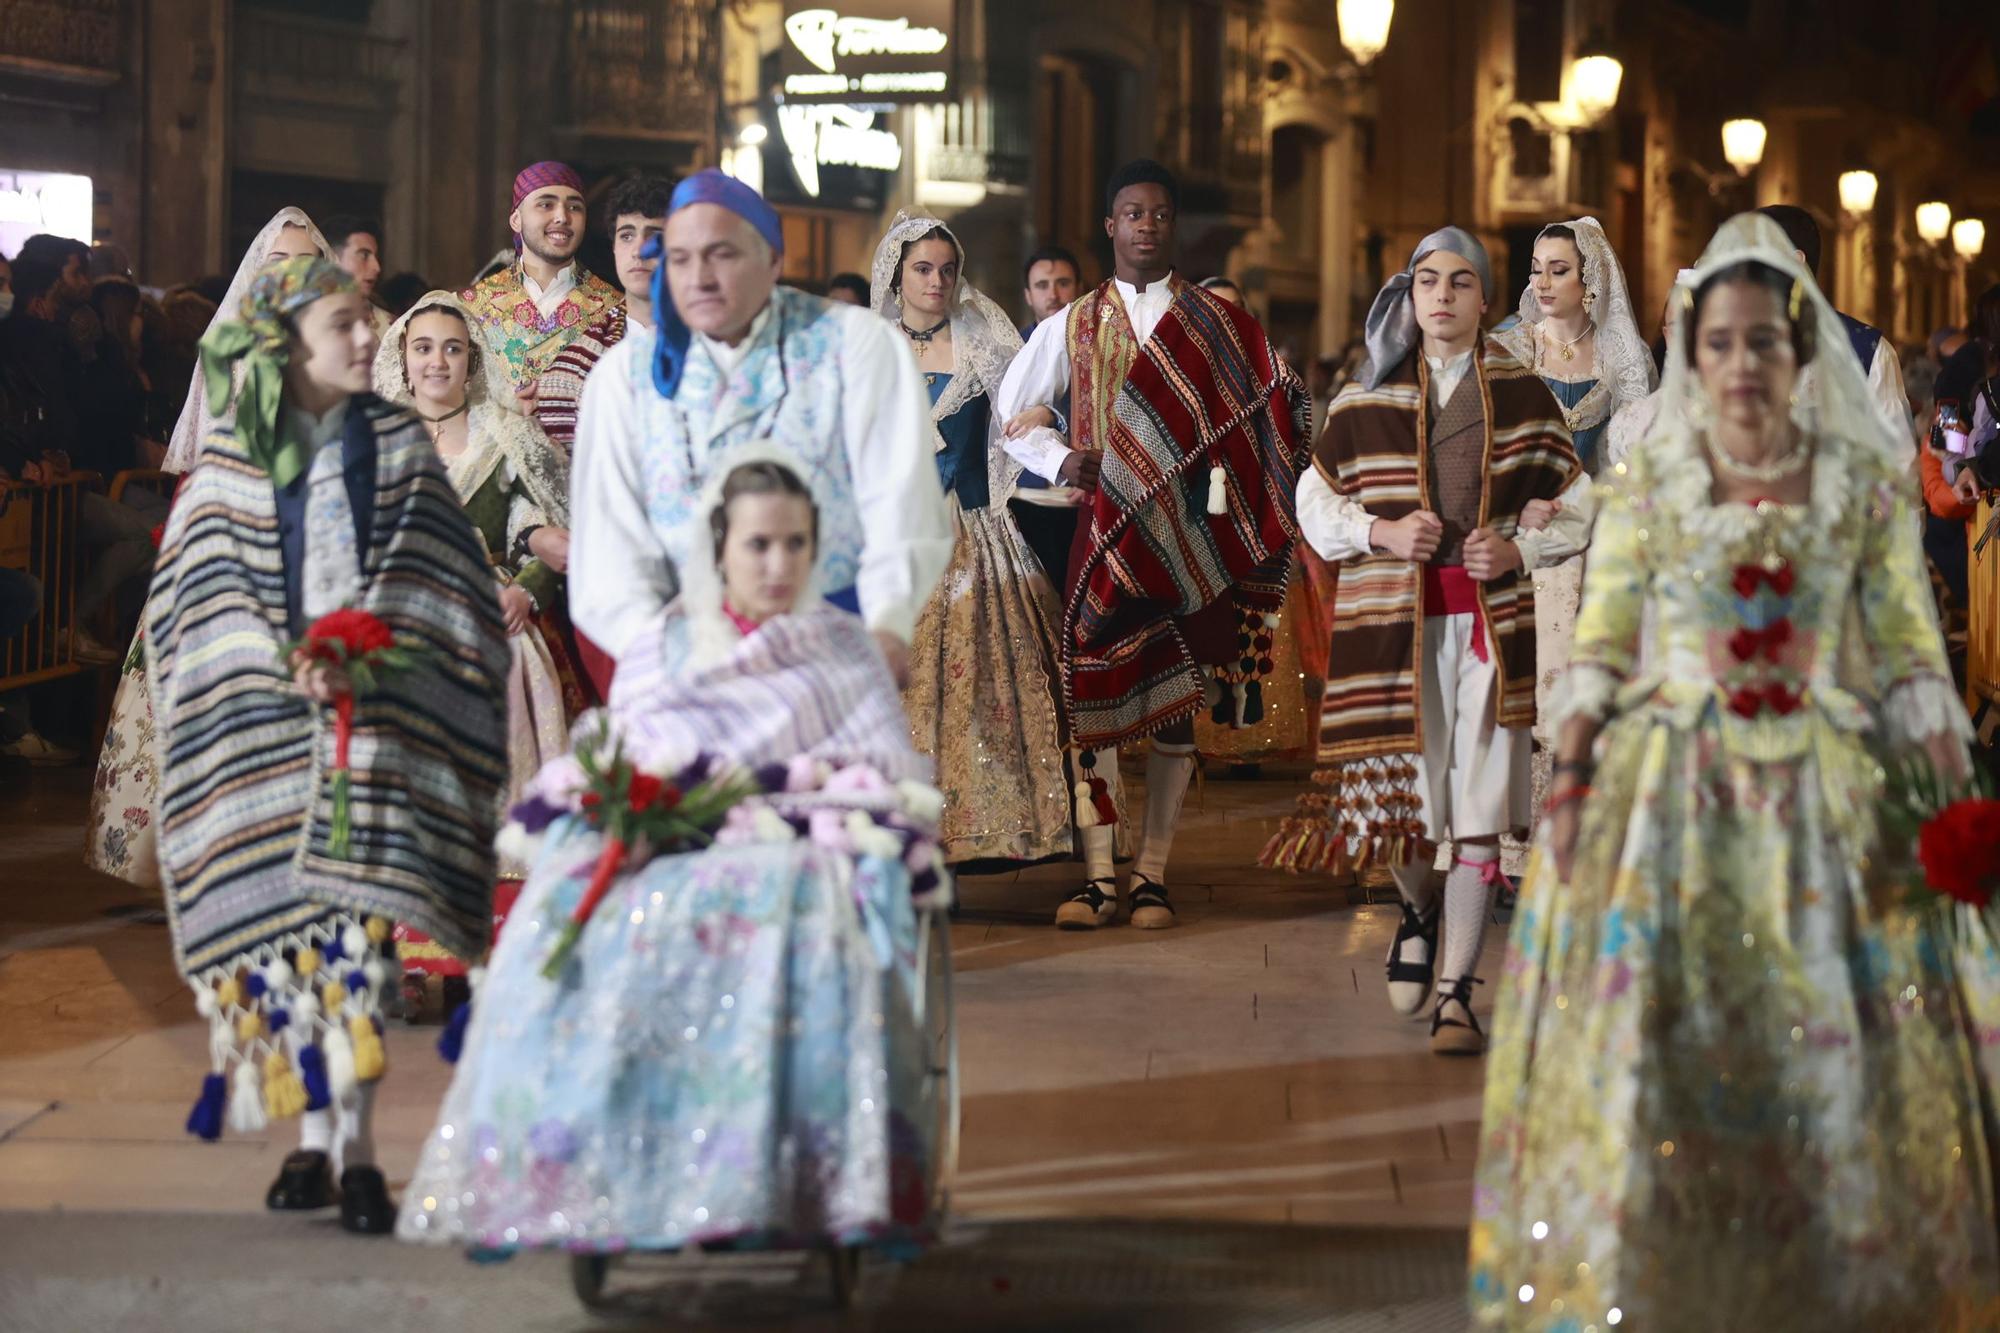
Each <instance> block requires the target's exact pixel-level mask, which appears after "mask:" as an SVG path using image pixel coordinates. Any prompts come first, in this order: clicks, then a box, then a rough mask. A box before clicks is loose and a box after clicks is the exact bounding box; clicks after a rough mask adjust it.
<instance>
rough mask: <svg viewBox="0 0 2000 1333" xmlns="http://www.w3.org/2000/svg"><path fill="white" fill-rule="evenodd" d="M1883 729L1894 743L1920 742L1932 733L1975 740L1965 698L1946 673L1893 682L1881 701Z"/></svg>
mask: <svg viewBox="0 0 2000 1333" xmlns="http://www.w3.org/2000/svg"><path fill="white" fill-rule="evenodd" d="M1881 715H1882V733H1883V737H1884V739H1886V740H1887V741H1888V742H1889V743H1890V744H1891V745H1892V746H1910V745H1921V744H1923V743H1924V742H1925V741H1927V740H1929V739H1930V738H1931V737H1933V736H1938V735H1951V736H1955V737H1957V738H1958V739H1959V740H1961V741H1963V742H1965V743H1966V744H1968V745H1969V744H1971V742H1972V718H1971V716H1970V715H1969V714H1967V713H1966V711H1965V702H1964V700H1962V699H1961V698H1959V695H1958V691H1957V690H1956V689H1954V688H1953V687H1952V683H1951V682H1950V681H1949V680H1947V679H1945V678H1944V677H1943V676H1912V677H1910V678H1909V679H1908V680H1905V681H1901V682H1898V683H1897V684H1896V685H1894V686H1891V687H1890V689H1889V692H1888V693H1887V694H1886V695H1884V696H1883V698H1882V705H1881Z"/></svg>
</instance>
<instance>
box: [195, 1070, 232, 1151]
mask: <svg viewBox="0 0 2000 1333" xmlns="http://www.w3.org/2000/svg"><path fill="white" fill-rule="evenodd" d="M228 1097H229V1080H227V1079H225V1078H224V1077H223V1076H222V1075H220V1074H210V1075H209V1076H208V1077H207V1078H205V1079H203V1080H202V1081H201V1096H199V1097H197V1098H195V1099H194V1109H193V1110H192V1111H189V1112H188V1121H187V1130H188V1133H190V1134H192V1135H194V1136H195V1137H196V1138H199V1139H207V1140H208V1141H209V1142H210V1143H213V1142H215V1140H217V1139H219V1138H221V1137H222V1108H223V1103H224V1102H226V1101H227V1100H228Z"/></svg>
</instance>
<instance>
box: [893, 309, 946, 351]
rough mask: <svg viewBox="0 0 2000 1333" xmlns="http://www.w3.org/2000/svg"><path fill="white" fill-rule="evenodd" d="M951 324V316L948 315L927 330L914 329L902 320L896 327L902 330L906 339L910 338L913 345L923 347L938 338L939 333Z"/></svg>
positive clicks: (897, 322)
mask: <svg viewBox="0 0 2000 1333" xmlns="http://www.w3.org/2000/svg"><path fill="white" fill-rule="evenodd" d="M949 323H951V316H949V315H947V316H945V317H944V318H943V319H941V320H939V321H938V322H937V323H935V324H933V325H931V326H930V327H929V328H927V329H913V328H911V327H910V326H909V325H907V324H905V323H903V321H902V320H900V319H899V320H897V321H896V326H897V327H898V328H900V329H902V331H903V336H904V337H905V338H908V339H909V340H910V341H911V342H913V343H917V344H919V345H922V344H925V343H928V342H929V341H930V340H931V339H933V338H935V337H937V336H938V332H939V331H940V330H941V329H943V328H944V326H945V325H947V324H949Z"/></svg>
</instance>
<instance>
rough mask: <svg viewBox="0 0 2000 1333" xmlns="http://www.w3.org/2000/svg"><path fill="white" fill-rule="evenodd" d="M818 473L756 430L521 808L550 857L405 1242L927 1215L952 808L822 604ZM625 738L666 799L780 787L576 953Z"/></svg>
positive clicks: (622, 1236)
mask: <svg viewBox="0 0 2000 1333" xmlns="http://www.w3.org/2000/svg"><path fill="white" fill-rule="evenodd" d="M803 471H804V469H803V465H802V464H801V463H799V461H798V460H797V458H796V457H795V456H793V455H791V454H789V453H788V452H787V451H785V450H784V449H783V448H782V447H780V446H777V445H774V444H771V443H769V442H765V441H757V442H752V443H749V444H745V445H742V446H739V447H737V449H735V450H733V451H732V452H731V453H730V454H729V455H728V456H727V457H725V458H723V459H720V460H718V466H717V468H716V471H715V473H714V477H715V481H714V482H712V483H711V484H710V486H709V487H708V489H707V491H706V493H705V494H704V495H703V496H702V497H701V499H700V503H699V505H698V506H697V509H696V515H697V518H696V521H697V522H698V523H699V525H700V529H699V530H700V531H701V533H702V534H704V537H705V540H704V541H703V546H704V547H706V548H707V550H706V552H705V554H706V555H707V556H708V559H707V560H706V561H703V562H701V565H695V566H694V567H683V569H682V570H681V576H682V580H683V582H682V588H681V593H680V595H679V596H678V597H677V598H676V599H675V600H674V601H673V602H672V603H670V604H669V605H668V607H667V608H666V610H665V611H664V612H662V613H661V616H660V618H659V620H658V621H657V622H656V624H655V625H654V626H653V627H652V628H651V629H650V630H649V631H647V632H645V633H644V634H642V635H641V636H640V637H639V638H637V639H635V640H634V641H633V643H632V644H631V646H630V647H629V649H628V650H627V651H626V652H625V653H623V654H621V656H620V657H619V661H618V674H617V676H616V678H615V680H614V683H613V685H612V692H611V702H610V705H609V706H608V708H606V709H603V710H599V711H596V712H593V713H590V714H587V715H586V716H585V717H584V718H583V719H582V720H580V721H579V722H578V724H577V728H576V736H577V738H578V749H579V755H578V757H577V758H574V759H572V758H567V757H566V758H564V759H560V760H558V761H556V763H554V764H552V765H550V766H549V767H548V768H547V769H545V770H544V771H543V773H542V774H541V775H540V776H539V777H537V779H536V780H535V782H534V783H533V784H532V785H531V788H530V799H529V801H528V802H526V803H525V804H524V805H523V806H522V807H519V808H517V810H516V816H517V818H520V819H522V820H523V821H524V823H527V824H528V825H529V826H530V827H533V826H535V825H545V826H546V831H545V832H544V833H543V834H542V838H543V845H542V848H541V850H540V854H539V857H538V859H537V860H536V862H535V870H534V873H533V875H532V876H531V877H530V879H529V881H528V884H527V886H526V888H525V889H524V890H523V892H522V896H521V899H520V903H519V905H518V906H517V907H516V908H515V911H514V914H513V916H512V917H511V918H510V919H509V921H508V923H507V929H506V930H505V931H503V932H502V933H501V935H500V940H499V943H498V944H497V945H496V946H495V947H494V951H493V956H492V960H491V962H490V964H489V965H488V969H487V979H486V984H485V985H484V986H483V987H482V989H481V991H480V995H479V998H478V999H476V1000H475V1003H474V1006H473V1010H472V1018H471V1025H470V1028H469V1030H468V1032H467V1034H466V1038H465V1044H464V1048H463V1054H462V1056H461V1058H460V1059H459V1061H458V1069H457V1073H456V1075H455V1076H454V1078H453V1080H452V1086H451V1091H450V1093H449V1094H448V1095H447V1096H446V1098H445V1101H444V1106H443V1108H442V1110H441V1111H440V1113H439V1117H438V1124H437V1127H436V1129H435V1130H433V1132H432V1133H431V1136H430V1139H429V1141H428V1142H427V1143H426V1144H425V1146H424V1149H423V1153H422V1158H421V1161H420V1163H419V1165H418V1168H417V1172H416V1175H415V1178H414V1179H413V1180H412V1182H411V1184H410V1187H409V1189H408V1190H407V1191H406V1193H405V1207H404V1211H403V1215H402V1219H401V1222H400V1224H399V1227H398V1233H399V1234H400V1235H401V1236H402V1237H403V1238H404V1239H406V1240H425V1241H433V1242H443V1241H454V1242H458V1243H461V1244H466V1245H470V1246H474V1247H478V1248H482V1249H512V1248H514V1247H517V1246H526V1247H533V1246H561V1247H563V1248H566V1249H570V1250H573V1251H594V1252H605V1253H613V1252H617V1251H621V1250H625V1249H673V1248H678V1247H681V1246H684V1245H688V1244H694V1243H702V1242H738V1243H746V1244H747V1243H755V1242H759V1241H768V1240H783V1241H789V1242H791V1243H800V1242H814V1241H820V1242H833V1243H842V1244H845V1243H855V1242H858V1241H860V1240H863V1239H886V1238H910V1239H920V1238H921V1235H922V1232H923V1229H924V1227H925V1226H926V1224H927V1223H928V1222H929V1221H930V1195H929V1188H928V1182H929V1181H930V1179H931V1174H932V1170H933V1152H934V1149H935V1147H936V1145H935V1143H934V1141H933V1127H934V1126H935V1125H936V1124H937V1123H938V1122H937V1118H936V1111H937V1108H936V1107H935V1106H934V1105H933V1106H926V1105H925V1104H924V1098H925V1096H926V1095H927V1092H926V1087H925V1080H924V1077H923V1074H924V1069H925V1058H926V1053H925V1049H924V1041H923V1037H922V1033H921V1032H920V1031H919V1030H918V1021H917V1015H916V1013H915V1011H914V1009H913V1004H912V1001H913V991H914V986H915V978H914V975H913V967H914V957H913V955H914V952H915V945H916V907H917V905H918V903H919V902H920V901H922V900H924V899H926V898H937V899H939V900H942V898H943V897H944V896H945V895H946V894H947V892H948V889H947V887H946V885H945V882H944V881H943V879H942V878H941V876H940V873H939V862H938V853H937V847H936V844H935V842H934V841H932V840H931V835H932V834H934V831H935V820H936V814H937V805H938V794H937V792H936V790H935V789H934V788H932V787H930V786H929V785H928V782H927V779H928V776H929V773H930V762H929V761H928V760H926V759H925V758H924V757H923V756H921V755H919V754H917V753H916V751H915V750H914V749H912V748H911V746H910V739H909V724H908V722H907V721H906V720H905V719H904V716H903V710H902V706H901V704H900V702H899V700H898V699H897V695H896V689H895V684H894V681H893V678H892V677H891V676H890V675H889V672H888V668H887V664H886V663H885V662H884V661H883V658H882V655H881V653H880V652H879V651H878V650H877V649H876V648H875V647H874V646H873V644H874V641H873V639H872V638H871V637H870V636H869V634H868V631H867V630H866V629H865V628H864V627H863V625H862V622H861V620H860V618H859V617H858V616H855V615H853V614H851V613H849V612H846V611H842V610H840V609H838V608H836V607H834V606H832V605H830V604H829V603H827V602H825V601H823V600H821V598H820V596H819V594H818V591H817V589H816V586H815V579H814V577H813V568H814V564H815V543H816V540H817V535H816V534H817V526H818V512H819V511H818V507H817V505H816V503H815V502H814V500H813V498H812V497H811V495H810V492H809V491H808V489H807V487H806V485H805V484H804V483H803V482H802V481H801V480H800V477H801V474H802V472H803ZM690 565H693V562H690ZM702 566H705V567H702ZM614 748H615V749H616V750H617V751H618V753H619V754H621V755H622V757H623V758H624V760H626V761H627V762H629V763H630V764H632V765H634V766H635V767H636V768H637V769H638V770H640V771H641V772H644V773H647V774H666V775H677V776H675V777H673V778H672V779H671V781H672V784H673V788H674V794H675V799H677V800H678V799H679V798H680V796H681V794H682V793H694V792H695V791H696V789H697V787H698V786H699V785H700V783H701V782H702V781H703V780H704V779H708V780H712V781H713V782H716V783H722V782H733V781H736V780H737V779H733V778H730V777H728V776H727V775H729V774H737V775H744V774H754V775H757V779H756V780H757V781H758V782H759V783H760V784H761V785H760V786H759V787H758V790H759V791H760V792H761V793H765V794H763V795H759V796H758V797H757V798H756V799H754V800H745V801H743V802H742V803H741V804H739V805H737V806H736V807H735V808H733V809H731V810H730V812H729V816H728V819H727V821H726V822H725V823H724V824H723V825H722V827H721V828H720V830H719V831H718V832H717V833H716V835H715V841H714V844H713V845H711V846H707V847H704V848H702V849H700V850H692V851H680V852H667V853H664V854H660V855H656V856H653V857H652V859H650V860H640V861H638V862H637V863H634V862H633V861H630V860H628V861H626V862H624V863H623V864H622V866H621V870H620V874H619V877H618V878H616V879H615V880H613V881H611V886H610V889H609V893H608V896H607V897H605V898H604V899H603V901H602V903H601V905H600V906H598V907H597V908H596V909H595V910H594V911H591V912H590V913H589V914H588V917H587V920H586V923H585V924H584V925H583V927H582V930H581V934H580V935H577V936H576V937H575V940H574V945H573V949H574V951H573V953H570V954H569V955H568V957H567V958H566V959H564V958H562V957H560V956H556V955H552V950H554V949H555V948H556V947H557V942H558V939H559V937H563V936H564V935H565V928H566V926H567V925H568V923H570V922H571V921H572V920H573V919H575V914H576V912H577V910H578V908H579V904H580V900H583V899H584V898H585V895H586V891H587V888H588V884H589V882H590V881H591V880H592V878H593V871H594V870H595V869H596V868H597V867H598V866H599V865H600V862H601V860H602V859H603V857H604V854H605V851H606V848H607V842H606V835H605V833H603V832H600V831H599V830H598V829H596V828H594V827H592V826H591V824H590V823H589V822H587V820H586V819H585V818H584V817H582V812H584V811H587V810H601V809H602V808H603V803H602V802H594V801H585V800H583V799H581V798H580V796H579V790H578V789H579V786H580V784H581V781H582V774H583V769H582V767H581V763H582V760H583V759H584V758H585V756H586V755H595V756H597V757H598V758H599V759H602V757H603V756H605V755H606V754H607V753H608V752H609V751H611V750H612V749H614ZM636 781H637V779H636V778H635V779H634V783H635V788H634V789H635V790H636ZM773 793H775V794H773ZM537 810H539V811H540V812H541V813H540V814H539V815H536V814H535V813H534V812H535V811H537ZM558 811H560V812H561V813H560V814H558V813H557V812H558ZM885 821H886V822H885ZM892 827H893V828H894V829H895V830H896V831H895V832H891V828H892ZM512 832H513V831H512V830H510V836H511V835H512ZM885 842H886V848H885V846H884V843H885ZM552 964H553V966H552Z"/></svg>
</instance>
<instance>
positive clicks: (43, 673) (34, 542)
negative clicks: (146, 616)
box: [0, 474, 98, 690]
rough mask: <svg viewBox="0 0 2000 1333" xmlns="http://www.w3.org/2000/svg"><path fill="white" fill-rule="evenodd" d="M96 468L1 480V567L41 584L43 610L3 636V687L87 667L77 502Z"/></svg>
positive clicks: (0, 679) (0, 681) (93, 478)
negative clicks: (81, 651) (42, 481)
mask: <svg viewBox="0 0 2000 1333" xmlns="http://www.w3.org/2000/svg"><path fill="white" fill-rule="evenodd" d="M97 480H98V478H97V477H96V476H95V474H78V475H72V476H68V477H65V478H63V479H62V480H61V481H58V482H55V483H54V484H52V485H46V486H23V485H15V484H12V483H8V482H0V567H4V568H8V569H18V570H22V571H24V572H26V573H28V574H31V575H33V576H34V577H35V578H37V579H39V580H40V581H41V584H42V609H41V613H40V614H39V615H37V616H36V617H35V618H34V619H33V620H30V621H29V622H28V623H27V624H26V625H25V626H23V627H22V628H21V629H20V630H19V631H18V632H16V633H15V634H13V635H11V636H10V637H8V638H7V639H6V640H5V641H4V642H0V690H14V689H19V688H20V687H21V686H23V685H33V684H35V683H37V682H39V681H44V680H54V679H55V678H57V677H59V676H67V675H70V674H71V673H73V672H76V671H80V670H82V669H83V668H82V666H81V664H80V663H78V662H77V660H76V652H75V643H74V641H73V631H74V629H75V626H76V582H77V506H78V503H79V502H80V500H81V498H82V495H83V492H84V490H85V489H86V488H88V487H90V486H92V485H93V484H95V483H96V482H97Z"/></svg>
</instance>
